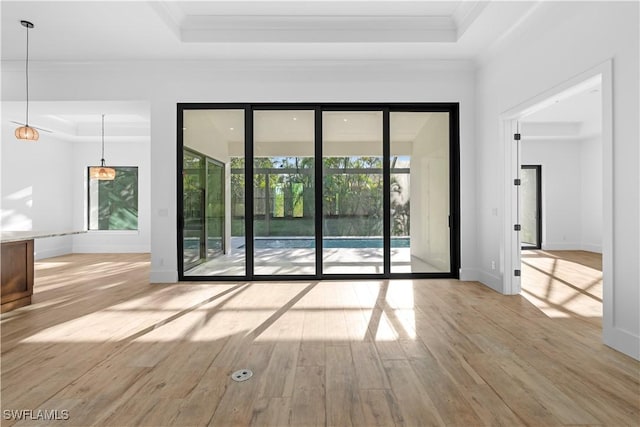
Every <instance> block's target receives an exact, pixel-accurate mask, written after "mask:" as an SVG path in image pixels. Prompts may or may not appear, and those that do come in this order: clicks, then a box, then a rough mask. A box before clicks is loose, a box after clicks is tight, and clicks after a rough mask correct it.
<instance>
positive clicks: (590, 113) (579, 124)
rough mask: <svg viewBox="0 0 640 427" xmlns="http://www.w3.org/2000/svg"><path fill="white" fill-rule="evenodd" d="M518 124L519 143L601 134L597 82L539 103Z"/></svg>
mask: <svg viewBox="0 0 640 427" xmlns="http://www.w3.org/2000/svg"><path fill="white" fill-rule="evenodd" d="M520 122H521V123H522V129H521V133H522V138H523V140H530V141H531V140H549V139H554V140H563V139H566V140H578V139H585V138H588V137H591V136H594V135H599V134H601V133H602V83H601V80H600V79H599V78H594V79H590V80H588V81H586V82H584V83H582V84H580V85H577V86H575V87H573V88H570V89H568V90H567V91H565V92H563V93H560V94H558V95H556V96H554V97H552V98H550V99H547V100H545V101H543V102H542V103H541V104H540V105H539V106H538V107H537V108H534V112H532V113H530V114H528V115H527V116H526V117H524V118H523V119H522V120H521V121H520Z"/></svg>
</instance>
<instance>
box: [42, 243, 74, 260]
mask: <svg viewBox="0 0 640 427" xmlns="http://www.w3.org/2000/svg"><path fill="white" fill-rule="evenodd" d="M70 253H72V252H71V247H68V246H63V247H57V248H50V249H39V250H36V251H35V252H34V254H33V259H34V260H36V261H39V260H41V259H46V258H52V257H56V256H61V255H68V254H70Z"/></svg>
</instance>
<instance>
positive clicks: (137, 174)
mask: <svg viewBox="0 0 640 427" xmlns="http://www.w3.org/2000/svg"><path fill="white" fill-rule="evenodd" d="M95 167H96V166H87V231H89V232H102V233H104V232H109V231H114V232H135V231H140V167H139V166H125V165H120V166H109V167H110V168H112V169H116V176H117V169H119V168H122V169H124V168H127V169H135V170H136V198H137V199H138V200H137V202H136V204H137V205H138V212H137V219H138V223H137V227H136V228H130V229H117V230H103V229H100V228H98V229H92V228H91V185H90V182H91V168H95Z"/></svg>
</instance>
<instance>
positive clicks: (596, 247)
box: [581, 243, 602, 254]
mask: <svg viewBox="0 0 640 427" xmlns="http://www.w3.org/2000/svg"><path fill="white" fill-rule="evenodd" d="M581 249H582V250H583V251H587V252H595V253H597V254H601V253H602V244H597V243H583V244H582V248H581Z"/></svg>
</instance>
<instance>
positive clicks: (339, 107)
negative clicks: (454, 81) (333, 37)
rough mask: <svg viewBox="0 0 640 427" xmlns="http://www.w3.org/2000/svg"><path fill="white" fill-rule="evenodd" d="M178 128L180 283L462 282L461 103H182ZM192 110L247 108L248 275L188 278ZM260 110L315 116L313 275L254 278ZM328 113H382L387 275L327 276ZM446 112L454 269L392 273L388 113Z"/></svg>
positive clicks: (450, 229) (177, 176) (179, 108)
mask: <svg viewBox="0 0 640 427" xmlns="http://www.w3.org/2000/svg"><path fill="white" fill-rule="evenodd" d="M176 110H177V126H176V140H177V144H176V166H177V169H176V170H177V173H176V184H177V185H176V189H177V194H176V201H177V212H176V226H177V253H176V256H177V261H178V263H177V265H178V280H179V281H211V282H214V281H215V282H217V281H236V282H237V281H256V282H258V281H295V280H354V279H355V280H370V279H373V280H381V279H440V278H453V279H459V277H460V276H459V272H460V104H459V103H458V102H444V103H433V102H426V103H368V102H363V103H358V102H356V103H341V102H334V103H178V104H177V109H176ZM188 110H244V135H245V138H244V157H245V162H244V163H245V169H244V174H245V247H246V253H245V256H246V258H245V275H238V276H224V275H218V276H185V274H184V265H183V258H182V252H183V240H182V237H183V222H184V217H183V209H184V206H183V203H182V192H183V187H182V166H183V163H182V153H183V149H184V141H183V126H184V112H185V111H188ZM260 110H307V111H308V110H313V111H314V114H315V129H314V131H315V141H314V144H315V152H314V155H315V171H314V172H315V183H316V185H315V193H316V194H315V236H316V238H315V241H316V273H315V274H314V275H256V274H254V268H253V267H254V266H253V253H254V230H253V208H254V199H253V197H254V194H253V193H254V192H253V186H252V185H248V183H251V182H253V155H254V150H253V112H254V111H260ZM324 111H381V112H382V115H383V153H382V157H383V194H384V200H383V209H384V217H383V248H384V273H380V274H324V273H323V272H322V186H320V187H319V186H318V184H319V183H320V184H321V183H322V173H323V169H322V112H324ZM391 112H426V113H431V112H443V113H449V215H450V216H449V241H450V271H449V272H435V273H391V224H390V215H391V213H390V207H391V206H390V205H391V202H390V173H391V169H390V147H391V141H390V139H391V132H390V113H391Z"/></svg>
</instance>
